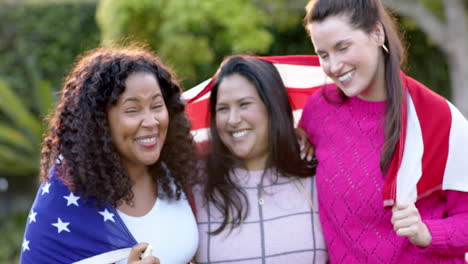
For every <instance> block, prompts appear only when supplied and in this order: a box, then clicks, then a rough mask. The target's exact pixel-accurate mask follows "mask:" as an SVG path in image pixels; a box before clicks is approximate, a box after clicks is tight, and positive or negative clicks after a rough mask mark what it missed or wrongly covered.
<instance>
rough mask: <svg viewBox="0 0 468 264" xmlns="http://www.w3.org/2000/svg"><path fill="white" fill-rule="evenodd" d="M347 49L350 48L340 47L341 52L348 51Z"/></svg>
mask: <svg viewBox="0 0 468 264" xmlns="http://www.w3.org/2000/svg"><path fill="white" fill-rule="evenodd" d="M347 49H348V46H341V47H340V51H345V50H347Z"/></svg>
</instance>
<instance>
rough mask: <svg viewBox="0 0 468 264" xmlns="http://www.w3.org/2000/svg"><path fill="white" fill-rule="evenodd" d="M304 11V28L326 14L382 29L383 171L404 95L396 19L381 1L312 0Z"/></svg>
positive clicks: (398, 124) (357, 25)
mask: <svg viewBox="0 0 468 264" xmlns="http://www.w3.org/2000/svg"><path fill="white" fill-rule="evenodd" d="M306 11H307V14H306V16H305V18H304V25H305V28H306V29H307V31H309V27H308V26H309V25H310V24H311V23H313V22H322V21H324V20H325V19H327V18H328V17H331V16H338V15H345V16H347V17H348V18H349V21H350V23H351V26H352V27H353V28H355V29H359V30H363V31H364V32H366V33H370V32H371V31H372V30H373V29H374V28H375V26H376V25H377V24H378V23H381V24H382V26H383V28H384V31H385V46H386V47H387V48H388V53H387V52H384V54H385V55H384V58H385V88H386V95H387V104H386V114H385V143H384V146H383V150H382V155H381V158H380V169H381V170H382V172H383V173H384V174H385V173H386V172H387V170H388V167H389V165H390V162H391V159H392V156H393V152H394V150H395V146H396V144H397V142H398V140H399V138H400V130H401V106H402V100H403V96H404V89H403V84H402V81H401V75H400V69H401V67H402V65H403V62H404V60H405V49H404V45H403V42H402V38H401V37H400V34H399V32H398V30H397V27H396V23H395V19H394V18H393V16H392V15H391V14H390V13H388V12H387V11H386V10H385V8H384V6H383V4H382V3H381V1H380V0H311V1H309V3H308V4H307V6H306ZM308 33H309V34H310V32H308ZM343 96H344V94H343Z"/></svg>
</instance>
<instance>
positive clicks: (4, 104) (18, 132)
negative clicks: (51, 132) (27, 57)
mask: <svg viewBox="0 0 468 264" xmlns="http://www.w3.org/2000/svg"><path fill="white" fill-rule="evenodd" d="M34 88H35V90H36V91H35V94H36V95H37V97H36V99H37V101H33V102H35V103H36V105H37V107H36V108H37V109H41V110H42V115H45V114H46V113H47V112H48V111H49V110H50V109H51V107H52V102H53V94H52V89H51V86H50V84H48V83H47V82H41V83H38V84H37V85H36V86H34ZM0 98H2V100H0V113H1V114H2V115H3V116H4V118H3V120H0V171H2V172H3V173H7V174H8V175H15V176H28V175H29V176H30V175H36V174H37V172H38V169H39V153H40V149H39V145H40V141H41V137H42V132H43V127H42V123H41V121H40V119H39V117H38V116H37V115H35V114H34V113H32V112H31V111H29V110H28V107H27V106H26V104H25V103H24V102H23V100H21V99H20V98H19V97H18V96H17V95H16V94H15V93H14V92H13V90H12V89H11V88H10V87H9V86H8V85H7V84H6V82H4V81H2V80H0Z"/></svg>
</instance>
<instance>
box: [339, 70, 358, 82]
mask: <svg viewBox="0 0 468 264" xmlns="http://www.w3.org/2000/svg"><path fill="white" fill-rule="evenodd" d="M354 72H355V71H352V72H348V73H347V74H345V75H343V76H340V77H338V81H340V82H346V81H348V80H350V79H351V78H352V77H353V76H354Z"/></svg>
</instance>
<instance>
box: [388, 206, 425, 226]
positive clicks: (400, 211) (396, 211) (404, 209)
mask: <svg viewBox="0 0 468 264" xmlns="http://www.w3.org/2000/svg"><path fill="white" fill-rule="evenodd" d="M392 212H393V214H392V220H391V221H392V224H395V222H396V221H398V220H402V219H406V218H408V217H410V216H415V215H417V216H419V212H418V209H417V208H416V206H415V205H414V203H409V202H397V204H396V205H395V206H393V208H392Z"/></svg>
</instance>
